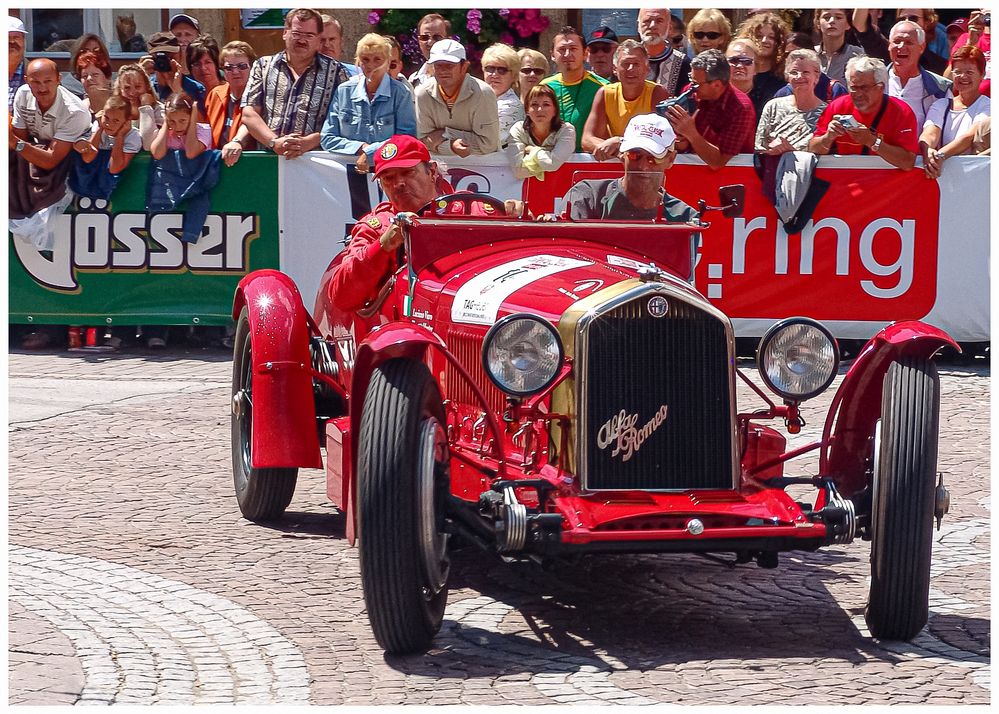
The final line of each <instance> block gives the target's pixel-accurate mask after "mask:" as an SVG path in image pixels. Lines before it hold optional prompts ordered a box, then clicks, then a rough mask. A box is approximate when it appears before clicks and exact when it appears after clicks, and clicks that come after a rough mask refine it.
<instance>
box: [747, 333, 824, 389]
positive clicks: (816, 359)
mask: <svg viewBox="0 0 999 714" xmlns="http://www.w3.org/2000/svg"><path fill="white" fill-rule="evenodd" d="M756 363H757V366H758V367H759V370H760V376H761V377H763V381H764V382H766V385H767V386H768V387H769V388H770V389H771V390H773V391H774V392H775V393H776V394H778V395H780V396H781V397H783V398H784V399H790V400H793V401H796V402H801V401H804V400H806V399H811V398H812V397H814V396H816V395H818V394H821V393H822V392H823V391H824V390H825V389H826V387H828V386H829V385H830V384H832V381H833V379H834V378H835V377H836V370H837V369H838V368H839V347H838V345H837V344H836V340H835V339H833V336H832V334H831V333H830V332H829V330H827V329H826V328H825V327H824V326H823V325H821V324H819V323H818V322H816V321H815V320H810V319H808V318H807V317H792V318H788V319H787V320H782V321H780V322H778V323H777V324H776V325H774V326H773V327H771V328H770V329H769V330H767V334H765V335H764V336H763V339H762V340H760V347H759V350H758V351H757V353H756Z"/></svg>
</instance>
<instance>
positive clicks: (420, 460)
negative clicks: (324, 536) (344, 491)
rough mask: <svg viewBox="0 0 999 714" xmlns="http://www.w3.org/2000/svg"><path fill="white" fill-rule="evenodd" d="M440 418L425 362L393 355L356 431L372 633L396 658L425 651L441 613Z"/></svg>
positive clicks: (444, 574) (444, 568)
mask: <svg viewBox="0 0 999 714" xmlns="http://www.w3.org/2000/svg"><path fill="white" fill-rule="evenodd" d="M443 424H444V411H443V406H442V404H441V396H440V392H439V391H438V389H437V385H436V384H435V383H434V380H433V377H432V376H431V374H430V372H429V371H428V370H427V368H426V367H425V366H424V365H423V364H422V363H419V362H414V361H411V360H404V359H396V360H390V361H388V362H386V363H384V364H382V365H380V366H379V367H377V368H376V369H375V371H374V374H372V376H371V382H370V385H369V387H368V392H367V396H366V397H365V400H364V407H363V410H362V413H361V428H360V432H359V434H360V439H359V442H360V443H359V445H358V456H357V469H358V477H357V479H358V480H357V494H358V499H357V509H358V551H359V554H360V563H361V582H362V584H363V587H364V602H365V605H366V606H367V610H368V619H369V620H370V622H371V629H372V631H373V632H374V635H375V639H376V640H377V641H378V644H379V645H380V646H381V647H382V649H384V650H385V651H387V652H389V653H393V654H402V653H407V652H419V651H425V650H426V649H427V648H428V647H429V646H430V643H431V641H432V640H433V638H434V635H436V634H437V632H438V630H440V626H441V622H442V621H443V619H444V607H445V605H446V604H447V593H448V585H447V579H448V572H449V570H450V561H449V559H448V554H447V547H448V536H447V535H446V534H445V533H443V532H442V529H441V526H442V520H443V514H444V506H445V503H446V499H447V495H448V492H449V470H448V465H449V450H448V444H447V436H446V433H445V431H444V427H443Z"/></svg>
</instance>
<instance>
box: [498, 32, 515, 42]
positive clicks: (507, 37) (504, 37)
mask: <svg viewBox="0 0 999 714" xmlns="http://www.w3.org/2000/svg"><path fill="white" fill-rule="evenodd" d="M499 41H500V42H502V43H504V44H507V45H512V44H513V42H514V38H513V35H511V34H510V33H509V32H502V33H500V36H499Z"/></svg>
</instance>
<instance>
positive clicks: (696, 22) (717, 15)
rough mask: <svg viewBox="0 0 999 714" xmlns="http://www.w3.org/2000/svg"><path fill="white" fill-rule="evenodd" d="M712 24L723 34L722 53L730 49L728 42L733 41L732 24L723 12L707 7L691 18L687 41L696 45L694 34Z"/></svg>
mask: <svg viewBox="0 0 999 714" xmlns="http://www.w3.org/2000/svg"><path fill="white" fill-rule="evenodd" d="M708 23H712V24H715V25H717V26H718V28H719V31H720V32H721V34H722V40H723V42H722V46H721V47H719V48H718V49H720V50H721V51H722V52H724V51H725V50H727V49H728V41H729V40H731V39H732V23H730V22H729V21H728V18H727V17H725V15H723V14H722V11H721V10H716V9H715V8H713V7H706V8H703V9H701V10H698V11H697V14H696V15H694V16H693V17H692V18H690V22H688V23H687V40H688V41H689V42H690V43H691V45H693V43H694V33H695V32H702V30H701V26H702V25H707V24H708Z"/></svg>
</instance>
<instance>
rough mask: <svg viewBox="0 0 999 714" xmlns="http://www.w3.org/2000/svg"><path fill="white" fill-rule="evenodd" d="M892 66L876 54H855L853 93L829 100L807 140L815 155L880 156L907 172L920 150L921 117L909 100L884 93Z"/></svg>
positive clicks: (850, 79)
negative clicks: (861, 55) (917, 119)
mask: <svg viewBox="0 0 999 714" xmlns="http://www.w3.org/2000/svg"><path fill="white" fill-rule="evenodd" d="M887 85H888V70H887V69H886V68H885V65H884V62H882V61H881V60H879V59H875V58H874V57H867V56H863V57H854V58H853V59H851V60H850V61H849V62H847V65H846V87H847V90H848V91H849V94H847V95H845V96H842V97H839V98H838V99H834V100H833V101H831V102H829V104H828V105H827V106H826V108H825V109H824V110H823V111H822V116H820V117H819V121H818V124H817V125H816V127H815V135H814V136H813V137H812V138H811V140H810V141H809V142H808V150H809V151H811V152H812V153H813V154H820V155H823V154H860V155H865V156H870V155H874V154H876V155H878V156H880V157H881V158H882V159H884V160H885V161H887V162H888V163H889V164H891V165H892V166H896V167H898V168H900V169H902V170H903V171H908V170H909V169H911V168H912V167H913V166H914V165H915V162H916V154H917V153H918V152H919V131H918V130H917V129H916V115H915V114H913V113H912V109H910V108H909V105H907V104H906V103H905V102H903V101H902V100H901V99H896V98H895V97H889V96H888V95H887V94H886V93H885V89H886V87H887Z"/></svg>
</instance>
